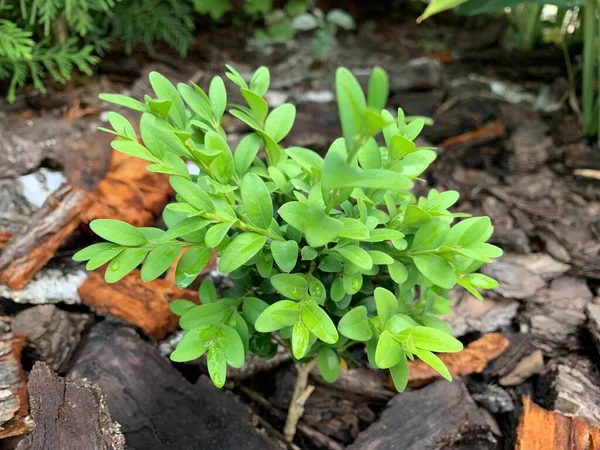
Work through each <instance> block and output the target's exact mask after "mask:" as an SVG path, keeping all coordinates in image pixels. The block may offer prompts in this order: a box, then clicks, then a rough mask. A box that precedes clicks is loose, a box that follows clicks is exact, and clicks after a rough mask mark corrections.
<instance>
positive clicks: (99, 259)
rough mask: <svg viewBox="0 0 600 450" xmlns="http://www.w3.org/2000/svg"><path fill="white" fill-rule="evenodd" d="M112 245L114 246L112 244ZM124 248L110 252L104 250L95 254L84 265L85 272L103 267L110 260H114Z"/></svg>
mask: <svg viewBox="0 0 600 450" xmlns="http://www.w3.org/2000/svg"><path fill="white" fill-rule="evenodd" d="M112 245H114V244H112ZM124 249H125V248H124V247H116V248H113V249H110V250H104V251H103V252H101V253H97V254H95V255H94V256H93V257H91V258H90V260H89V261H88V262H87V264H86V265H85V269H86V270H96V269H97V268H98V267H100V266H103V265H104V264H106V263H107V262H109V261H110V260H111V259H113V258H115V257H116V256H117V255H119V254H120V253H121V252H122V251H123V250H124Z"/></svg>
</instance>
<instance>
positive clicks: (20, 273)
mask: <svg viewBox="0 0 600 450" xmlns="http://www.w3.org/2000/svg"><path fill="white" fill-rule="evenodd" d="M88 205H89V199H88V197H87V193H86V192H85V191H83V190H81V189H79V188H76V187H73V186H70V185H68V184H65V185H63V186H61V187H60V188H58V189H57V190H56V191H55V192H54V193H53V194H52V195H51V196H50V197H48V199H47V200H46V202H45V203H44V205H43V206H42V208H40V209H39V210H38V211H36V212H35V213H34V214H33V216H32V218H31V221H30V222H29V225H28V226H27V227H26V228H25V229H23V230H22V231H20V232H18V233H15V234H14V235H13V236H12V238H11V239H10V240H9V241H8V242H7V243H6V244H5V245H4V246H3V250H2V254H1V255H0V283H3V284H7V285H8V286H10V288H11V289H14V290H19V289H22V288H23V287H24V286H25V285H26V284H27V283H28V282H29V281H30V280H31V279H32V278H33V276H34V275H35V274H36V273H37V272H38V270H40V269H41V268H42V267H44V265H46V263H47V262H48V261H49V260H50V259H51V258H52V257H53V256H54V253H55V252H56V250H58V248H59V247H60V246H61V245H62V244H63V243H64V242H65V240H66V239H67V238H68V237H69V236H70V235H71V234H72V233H73V231H75V230H76V229H77V228H78V227H79V224H80V220H81V214H82V212H83V211H84V210H86V208H87V207H88Z"/></svg>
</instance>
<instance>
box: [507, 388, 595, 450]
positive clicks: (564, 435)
mask: <svg viewBox="0 0 600 450" xmlns="http://www.w3.org/2000/svg"><path fill="white" fill-rule="evenodd" d="M515 449H516V450H563V449H570V450H598V449H600V429H599V428H597V427H594V426H589V425H587V424H586V423H585V422H583V421H582V420H580V419H577V418H572V417H566V416H563V415H561V414H557V413H556V412H554V411H547V410H545V409H544V408H542V407H540V406H538V405H536V404H535V403H533V402H532V401H531V399H530V398H529V397H525V398H524V399H523V415H522V416H521V419H520V421H519V426H518V428H517V442H516V446H515Z"/></svg>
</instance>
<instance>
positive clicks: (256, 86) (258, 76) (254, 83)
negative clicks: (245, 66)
mask: <svg viewBox="0 0 600 450" xmlns="http://www.w3.org/2000/svg"><path fill="white" fill-rule="evenodd" d="M270 82H271V75H270V73H269V69H268V68H267V67H265V66H261V67H259V68H258V69H256V72H254V75H252V79H251V80H250V90H252V91H253V92H255V93H256V94H257V95H260V96H261V97H262V96H263V95H265V94H266V93H267V91H268V90H269V84H270Z"/></svg>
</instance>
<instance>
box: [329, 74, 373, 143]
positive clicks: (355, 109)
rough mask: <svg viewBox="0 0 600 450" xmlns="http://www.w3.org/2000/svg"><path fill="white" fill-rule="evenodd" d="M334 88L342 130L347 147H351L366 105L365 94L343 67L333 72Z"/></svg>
mask: <svg viewBox="0 0 600 450" xmlns="http://www.w3.org/2000/svg"><path fill="white" fill-rule="evenodd" d="M335 89H336V96H337V103H338V110H339V114H340V122H341V124H342V132H343V135H344V138H345V139H346V143H347V145H348V148H353V147H354V144H355V136H358V135H359V133H360V131H361V128H362V120H363V119H362V118H363V112H364V110H365V108H366V107H367V101H366V99H365V94H364V92H363V90H362V88H361V87H360V84H359V83H358V81H357V80H356V78H355V77H354V75H352V73H351V72H350V71H349V70H348V69H346V68H344V67H340V68H339V69H337V71H336V73H335Z"/></svg>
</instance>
